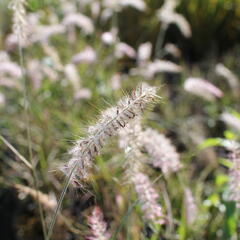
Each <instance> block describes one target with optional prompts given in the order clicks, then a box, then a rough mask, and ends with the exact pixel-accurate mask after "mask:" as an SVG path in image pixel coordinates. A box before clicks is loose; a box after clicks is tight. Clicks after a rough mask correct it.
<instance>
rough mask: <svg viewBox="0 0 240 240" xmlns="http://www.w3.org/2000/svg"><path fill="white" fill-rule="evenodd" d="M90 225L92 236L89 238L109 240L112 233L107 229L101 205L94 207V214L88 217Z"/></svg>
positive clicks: (91, 239)
mask: <svg viewBox="0 0 240 240" xmlns="http://www.w3.org/2000/svg"><path fill="white" fill-rule="evenodd" d="M88 225H89V227H90V229H91V236H88V237H87V238H86V239H87V240H109V239H110V237H111V235H110V233H109V232H108V231H107V223H106V222H105V221H104V219H103V213H102V210H101V209H100V207H98V206H96V207H94V209H93V211H92V215H91V216H89V217H88Z"/></svg>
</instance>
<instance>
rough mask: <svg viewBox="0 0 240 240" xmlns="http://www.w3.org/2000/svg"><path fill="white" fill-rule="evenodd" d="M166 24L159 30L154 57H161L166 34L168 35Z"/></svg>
mask: <svg viewBox="0 0 240 240" xmlns="http://www.w3.org/2000/svg"><path fill="white" fill-rule="evenodd" d="M166 30H167V28H166V26H161V27H160V29H159V32H158V36H157V41H156V45H155V53H154V58H155V59H157V58H161V56H162V52H161V50H162V46H163V42H164V39H165V35H166Z"/></svg>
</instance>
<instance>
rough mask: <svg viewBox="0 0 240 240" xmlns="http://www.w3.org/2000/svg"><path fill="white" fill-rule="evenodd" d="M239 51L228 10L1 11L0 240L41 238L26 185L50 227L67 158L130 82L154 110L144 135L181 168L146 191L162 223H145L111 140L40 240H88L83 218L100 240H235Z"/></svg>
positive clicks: (213, 4)
mask: <svg viewBox="0 0 240 240" xmlns="http://www.w3.org/2000/svg"><path fill="white" fill-rule="evenodd" d="M13 2H15V3H16V2H21V3H22V4H23V6H24V8H23V9H22V8H20V7H19V6H20V5H14V4H13ZM13 6H17V8H14V7H13ZM24 9H25V10H24ZM16 19H20V20H21V21H20V23H19V22H18V23H16ZM239 40H240V1H239V0H192V1H189V0H179V1H177V0H176V1H175V0H166V1H161V0H102V1H100V0H26V1H24V0H21V1H20V0H13V1H12V2H10V1H8V0H1V2H0V135H1V139H0V233H1V239H2V240H13V239H14V240H15V239H17V240H22V239H24V240H33V239H34V240H38V239H39V240H40V239H44V237H43V231H42V227H41V220H40V219H41V218H40V216H39V206H38V203H37V202H38V201H37V193H36V191H37V190H36V186H38V189H39V191H40V192H41V194H42V195H41V201H40V197H39V201H40V203H41V206H42V207H43V211H44V218H45V222H46V225H47V226H48V225H49V223H50V221H51V217H52V215H53V209H54V208H55V206H56V201H57V199H58V197H59V195H60V193H61V190H62V187H63V183H64V178H65V176H64V174H63V173H62V172H61V171H60V170H59V166H61V165H62V164H64V163H65V162H67V161H68V159H69V155H68V150H69V149H70V148H71V147H72V145H73V143H74V141H75V140H77V139H79V138H80V137H82V136H85V130H86V128H87V126H88V125H90V124H92V123H93V122H94V121H95V120H96V119H97V118H98V115H99V113H100V111H101V110H104V109H106V108H108V107H109V106H112V105H115V104H116V102H117V101H118V99H120V98H121V97H122V96H124V94H125V93H129V92H131V90H132V89H134V88H135V87H136V86H137V85H138V84H139V83H141V82H146V83H147V84H149V85H151V86H156V87H159V91H158V94H159V95H160V96H161V97H162V99H161V100H160V102H159V103H157V104H156V105H155V106H154V107H153V109H152V111H149V112H147V113H146V114H144V118H143V125H144V126H150V127H152V128H153V129H155V130H156V131H158V132H159V133H161V134H164V135H165V136H166V137H167V138H169V139H170V140H171V143H172V144H173V145H174V146H175V148H176V150H177V152H178V154H179V156H180V161H181V164H182V166H183V167H182V168H181V169H180V170H179V171H178V172H175V173H173V174H171V176H169V177H165V176H163V177H161V179H160V180H159V181H156V182H155V183H154V187H155V189H156V190H157V192H158V193H159V196H160V197H159V199H158V202H159V204H161V206H162V208H163V210H164V213H165V215H166V216H167V219H168V221H167V224H165V225H163V226H161V227H159V226H156V225H154V224H153V223H149V222H147V221H145V220H144V219H143V217H142V212H141V208H140V206H138V205H136V204H134V203H135V201H136V199H137V197H136V194H135V193H134V191H132V190H131V187H129V186H127V185H126V184H124V181H123V175H124V174H123V167H122V166H123V163H124V151H122V150H121V149H120V148H119V147H118V139H117V138H113V140H112V141H111V142H110V143H109V144H108V145H107V146H106V147H104V149H103V152H102V154H101V155H100V156H98V157H96V159H95V167H94V169H93V174H92V176H91V179H90V180H89V183H87V186H86V187H85V188H84V189H76V188H72V187H71V188H70V189H69V190H68V191H67V194H66V197H65V199H64V202H63V207H62V210H61V215H60V217H58V219H57V223H56V225H55V227H54V232H53V236H52V239H64V240H67V239H87V237H86V236H88V232H89V226H88V223H87V216H89V215H90V213H91V209H92V207H93V206H95V205H98V206H100V207H101V209H102V211H103V214H104V220H105V221H106V223H107V226H108V227H107V228H108V230H109V232H111V235H112V238H111V239H120V240H125V239H126V240H138V239H151V240H157V239H164V240H165V239H166V240H174V239H181V240H203V239H209V240H213V239H214V240H220V239H221V240H227V239H231V240H237V239H240V236H239V231H240V226H239V221H238V220H239V209H238V208H237V206H238V205H237V203H238V201H239V202H240V186H239V180H240V173H238V171H235V172H234V174H235V175H234V176H233V174H232V172H233V171H234V170H239V166H238V168H236V166H237V165H236V162H234V161H233V160H232V157H230V155H231V154H230V153H231V151H230V150H231V149H230V150H229V144H230V143H232V142H234V143H238V141H239V136H240V135H239V131H240V105H239V100H240V82H239V77H240V55H239V54H240V46H239ZM20 155H21V156H23V158H24V159H26V160H27V161H31V162H32V166H33V168H34V171H33V170H31V169H29V167H28V166H27V165H26V163H25V164H24V161H22V160H21V158H22V157H21V156H20ZM234 166H235V168H234ZM147 172H148V175H149V176H150V178H151V179H152V181H154V179H156V178H158V177H159V176H160V175H162V172H161V169H155V168H153V167H149V166H147ZM231 174H232V175H231ZM36 179H37V182H36ZM237 180H238V181H237ZM234 184H235V185H234ZM186 189H188V190H186ZM238 190H239V191H238ZM189 191H190V192H191V194H190V195H191V200H189V199H187V200H188V201H190V202H191V203H194V204H190V203H189V202H187V204H186V198H187V196H188V195H187V196H186V192H189ZM229 196H231V197H229ZM232 196H233V197H232ZM190 205H191V206H192V205H193V208H190V209H189V206H190ZM189 216H193V219H192V218H191V220H189ZM94 239H95V238H94ZM96 239H97V238H96ZM109 239H110V238H109Z"/></svg>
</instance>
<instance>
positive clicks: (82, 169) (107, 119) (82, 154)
mask: <svg viewBox="0 0 240 240" xmlns="http://www.w3.org/2000/svg"><path fill="white" fill-rule="evenodd" d="M156 98H157V95H156V88H155V87H150V86H148V85H144V84H142V85H140V86H139V87H137V89H136V90H135V91H133V92H132V94H131V95H130V96H127V97H125V98H123V99H122V100H120V101H119V102H118V104H117V106H116V107H112V108H109V109H107V110H105V111H103V112H102V114H101V116H100V118H99V120H98V121H97V123H96V124H95V125H93V126H90V127H89V128H88V136H87V137H85V138H83V139H80V140H79V141H77V142H76V144H75V146H74V147H73V148H72V149H71V150H70V152H69V153H70V155H71V159H70V161H69V162H68V163H67V164H66V165H65V166H64V167H63V168H62V170H63V171H64V172H65V173H66V174H67V175H68V174H70V173H71V171H72V168H74V171H73V173H72V176H71V180H72V183H75V184H74V185H78V184H77V183H79V181H80V179H82V180H83V179H87V178H88V170H89V168H91V167H92V165H93V158H94V157H95V156H97V155H99V154H100V151H101V149H102V148H103V146H104V145H105V144H106V142H107V141H108V139H109V138H111V137H112V136H114V135H116V134H117V133H118V131H119V130H120V129H122V128H125V127H126V125H127V124H128V123H129V122H131V121H132V120H133V119H135V118H136V117H137V116H139V115H141V114H142V111H143V110H144V109H145V108H146V106H147V105H148V104H149V103H153V102H154V100H156Z"/></svg>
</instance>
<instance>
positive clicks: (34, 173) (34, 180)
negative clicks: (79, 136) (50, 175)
mask: <svg viewBox="0 0 240 240" xmlns="http://www.w3.org/2000/svg"><path fill="white" fill-rule="evenodd" d="M18 43H19V45H18V53H19V58H20V67H21V73H22V78H23V86H24V92H23V96H24V112H25V117H26V123H27V142H28V153H29V159H30V162H31V166H32V168H31V172H32V176H33V185H34V188H35V189H36V190H37V192H38V191H39V187H38V185H39V184H38V178H37V172H36V169H35V167H33V152H32V140H31V127H30V117H29V106H28V91H27V78H26V75H25V73H24V59H23V51H22V47H21V39H20V38H19V37H18ZM37 205H38V210H39V214H40V219H41V224H42V229H43V235H44V239H46V237H47V231H46V226H45V220H44V213H43V208H42V205H41V203H40V201H39V194H37Z"/></svg>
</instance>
